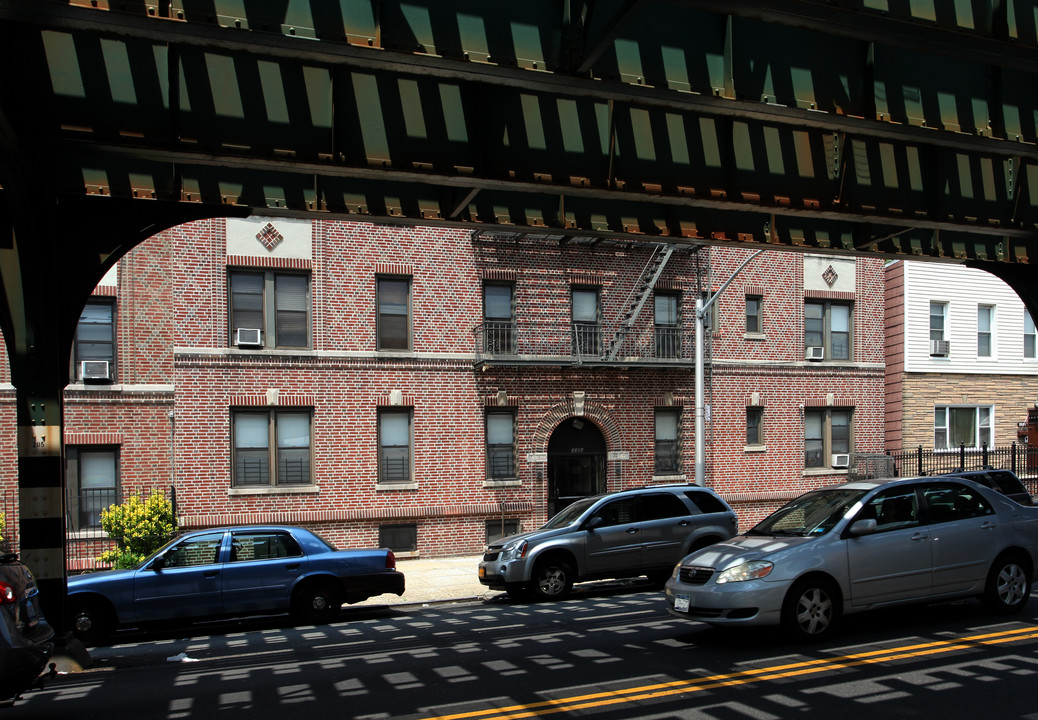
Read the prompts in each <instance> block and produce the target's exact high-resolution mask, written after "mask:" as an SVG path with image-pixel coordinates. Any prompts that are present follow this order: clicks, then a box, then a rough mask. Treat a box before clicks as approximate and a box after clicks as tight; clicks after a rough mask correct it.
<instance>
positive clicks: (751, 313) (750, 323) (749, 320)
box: [746, 295, 764, 335]
mask: <svg viewBox="0 0 1038 720" xmlns="http://www.w3.org/2000/svg"><path fill="white" fill-rule="evenodd" d="M762 303H763V298H761V296H760V295H747V296H746V334H747V335H760V334H762V333H763V332H764V325H763V323H762V322H761V305H762Z"/></svg>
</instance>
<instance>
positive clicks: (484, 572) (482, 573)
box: [479, 567, 487, 578]
mask: <svg viewBox="0 0 1038 720" xmlns="http://www.w3.org/2000/svg"><path fill="white" fill-rule="evenodd" d="M486 575H487V569H486V568H484V567H481V568H480V569H479V577H480V578H484V577H486Z"/></svg>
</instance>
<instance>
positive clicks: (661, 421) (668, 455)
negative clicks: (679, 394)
mask: <svg viewBox="0 0 1038 720" xmlns="http://www.w3.org/2000/svg"><path fill="white" fill-rule="evenodd" d="M655 420H656V434H655V438H656V439H655V462H654V472H655V474H657V475H676V474H678V473H680V472H681V442H680V437H681V435H680V430H681V409H680V408H657V409H656V417H655Z"/></svg>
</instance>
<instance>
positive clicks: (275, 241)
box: [256, 223, 832, 284]
mask: <svg viewBox="0 0 1038 720" xmlns="http://www.w3.org/2000/svg"><path fill="white" fill-rule="evenodd" d="M256 239H257V240H259V241H260V242H261V243H263V247H265V248H267V252H273V250H274V248H276V247H277V246H278V245H280V244H281V241H282V240H284V239H285V236H284V235H282V234H281V233H279V232H278V230H277V228H276V227H274V226H273V225H271V224H270V223H267V226H266V227H265V228H263V229H262V230H260V231H259V232H258V233H256ZM830 269H832V268H830ZM830 284H831V283H830Z"/></svg>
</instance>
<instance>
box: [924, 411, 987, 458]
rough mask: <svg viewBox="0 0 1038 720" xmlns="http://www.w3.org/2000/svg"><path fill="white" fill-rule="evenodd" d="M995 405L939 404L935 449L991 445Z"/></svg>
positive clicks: (934, 430) (934, 420) (934, 441)
mask: <svg viewBox="0 0 1038 720" xmlns="http://www.w3.org/2000/svg"><path fill="white" fill-rule="evenodd" d="M994 414H995V409H994V407H992V406H990V405H980V406H969V405H966V406H956V405H944V406H942V405H938V406H937V407H935V408H934V411H933V447H934V450H954V449H957V448H959V447H962V446H965V447H967V448H982V447H984V446H988V447H990V446H991V437H992V418H993V416H994Z"/></svg>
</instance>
